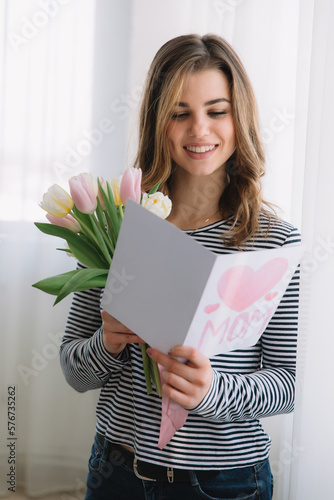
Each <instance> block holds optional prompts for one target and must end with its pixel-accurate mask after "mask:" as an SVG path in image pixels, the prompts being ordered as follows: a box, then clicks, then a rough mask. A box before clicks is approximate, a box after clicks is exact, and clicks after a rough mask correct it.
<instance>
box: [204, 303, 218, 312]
mask: <svg viewBox="0 0 334 500" xmlns="http://www.w3.org/2000/svg"><path fill="white" fill-rule="evenodd" d="M219 307H220V304H208V305H207V306H205V307H204V312H206V313H207V314H211V313H213V312H215V311H217V309H218V308H219Z"/></svg>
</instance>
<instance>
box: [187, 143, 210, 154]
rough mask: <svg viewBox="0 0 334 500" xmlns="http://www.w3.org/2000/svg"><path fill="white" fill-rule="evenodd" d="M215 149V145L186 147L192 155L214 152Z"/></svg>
mask: <svg viewBox="0 0 334 500" xmlns="http://www.w3.org/2000/svg"><path fill="white" fill-rule="evenodd" d="M214 148H215V145H212V146H201V147H199V146H186V149H187V150H188V151H191V152H192V153H206V152H207V151H212V149H214Z"/></svg>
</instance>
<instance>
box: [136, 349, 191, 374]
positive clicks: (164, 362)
mask: <svg viewBox="0 0 334 500" xmlns="http://www.w3.org/2000/svg"><path fill="white" fill-rule="evenodd" d="M146 352H147V354H148V355H149V356H150V357H151V358H152V359H153V360H154V361H156V362H157V363H158V364H159V365H161V366H162V367H163V368H164V369H165V370H166V371H167V372H170V373H174V374H175V375H178V376H179V377H182V378H184V379H186V380H188V381H191V380H192V379H193V377H194V373H193V372H194V368H193V367H191V366H189V365H188V364H187V365H186V364H184V363H182V362H181V361H179V360H178V359H175V358H173V357H171V356H168V355H166V354H163V353H162V352H160V351H158V350H157V349H152V348H151V347H150V348H149V349H147V350H146Z"/></svg>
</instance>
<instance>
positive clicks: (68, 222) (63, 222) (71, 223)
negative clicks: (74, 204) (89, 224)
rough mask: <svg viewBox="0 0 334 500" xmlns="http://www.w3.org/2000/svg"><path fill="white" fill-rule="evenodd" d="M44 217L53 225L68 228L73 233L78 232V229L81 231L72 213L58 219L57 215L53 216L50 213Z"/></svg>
mask: <svg viewBox="0 0 334 500" xmlns="http://www.w3.org/2000/svg"><path fill="white" fill-rule="evenodd" d="M46 218H47V219H48V221H49V222H51V224H54V225H55V226H61V227H67V229H70V230H71V231H73V232H74V233H79V231H81V227H80V224H79V222H78V221H76V220H75V219H74V217H72V215H69V214H68V215H66V216H65V217H62V218H61V219H60V218H59V217H54V216H53V215H51V214H46Z"/></svg>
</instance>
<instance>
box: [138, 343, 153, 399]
mask: <svg viewBox="0 0 334 500" xmlns="http://www.w3.org/2000/svg"><path fill="white" fill-rule="evenodd" d="M147 347H148V345H147V344H141V345H140V349H141V352H142V355H143V368H144V374H145V380H146V390H147V394H151V392H152V384H151V370H150V358H149V357H148V355H147V353H146V348H147Z"/></svg>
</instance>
